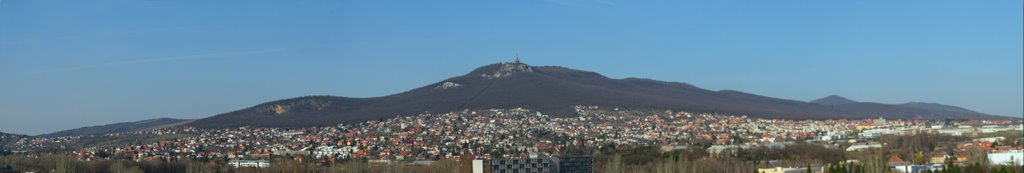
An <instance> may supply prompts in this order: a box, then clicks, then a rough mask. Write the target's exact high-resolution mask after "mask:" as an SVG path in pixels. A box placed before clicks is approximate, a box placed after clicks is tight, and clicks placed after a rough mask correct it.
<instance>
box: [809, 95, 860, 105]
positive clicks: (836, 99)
mask: <svg viewBox="0 0 1024 173" xmlns="http://www.w3.org/2000/svg"><path fill="white" fill-rule="evenodd" d="M811 103H817V104H821V105H841V104H851V103H857V101H853V100H850V99H847V98H845V97H842V96H837V95H830V96H828V97H825V98H820V99H817V100H814V101H811Z"/></svg>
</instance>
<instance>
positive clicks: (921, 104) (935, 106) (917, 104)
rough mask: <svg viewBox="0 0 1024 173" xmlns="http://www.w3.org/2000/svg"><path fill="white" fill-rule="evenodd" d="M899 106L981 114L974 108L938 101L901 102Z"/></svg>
mask: <svg viewBox="0 0 1024 173" xmlns="http://www.w3.org/2000/svg"><path fill="white" fill-rule="evenodd" d="M899 106H903V107H908V108H917V109H923V110H928V111H935V112H958V113H964V114H980V113H978V112H975V111H972V110H969V109H965V108H961V107H956V106H949V105H943V104H938V103H924V102H910V103H904V104H899Z"/></svg>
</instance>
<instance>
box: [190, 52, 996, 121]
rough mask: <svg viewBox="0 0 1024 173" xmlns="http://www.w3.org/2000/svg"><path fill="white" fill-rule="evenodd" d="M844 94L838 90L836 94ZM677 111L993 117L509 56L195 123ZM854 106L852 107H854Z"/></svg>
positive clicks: (780, 115)
mask: <svg viewBox="0 0 1024 173" xmlns="http://www.w3.org/2000/svg"><path fill="white" fill-rule="evenodd" d="M837 97H838V96H837ZM577 105H592V106H601V107H606V108H616V107H617V108H638V109H672V110H681V111H690V112H705V113H724V114H733V115H749V116H754V117H762V118H783V119H833V118H867V117H878V116H884V117H887V118H913V117H916V116H921V115H929V117H931V116H942V117H943V118H944V117H946V116H953V117H960V118H991V117H992V116H989V115H985V114H980V113H979V114H961V113H951V112H941V111H926V110H921V109H916V108H908V107H900V106H893V105H884V104H878V105H875V104H869V105H867V108H869V110H867V111H863V110H857V109H859V108H860V107H858V106H862V105H856V104H855V105H854V106H853V107H850V108H847V107H837V106H844V105H836V106H830V105H822V104H816V103H808V102H802V101H795V100H786V99H778V98H771V97H765V96H760V95H755V94H750V93H744V92H740V91H732V90H723V91H711V90H706V89H701V88H698V87H695V86H693V85H690V84H686V83H679V82H665V81H657V80H651V79H643V78H625V79H611V78H608V77H605V76H603V75H601V74H598V73H595V72H589V71H583V70H576V69H570V68H566V67H558V66H530V65H527V64H525V63H521V62H518V61H516V62H503V63H496V64H490V65H486V66H483V67H479V68H476V69H475V70H473V71H471V72H470V73H468V74H465V75H462V76H456V77H452V78H448V79H445V80H442V81H439V82H436V83H433V84H429V85H427V86H422V87H419V88H415V89H412V90H409V91H406V92H402V93H397V94H393V95H387V96H381V97H372V98H350V97H337V96H307V97H298V98H291V99H284V100H278V101H272V102H267V103H263V104H259V105H256V106H252V107H249V108H245V109H241V110H237V111H233V112H228V113H223V114H220V115H216V116H212V117H208V118H204V119H200V120H196V121H194V122H191V123H190V124H189V125H192V126H196V127H236V126H257V127H308V126H316V125H334V124H338V123H357V122H363V121H367V120H377V119H381V118H386V117H395V116H408V115H416V114H420V113H425V112H430V113H445V112H449V111H462V110H466V109H491V108H525V109H530V110H532V111H537V112H542V113H545V114H549V115H552V116H562V117H566V116H576V111H575V109H574V106H577ZM850 109H854V110H853V111H851V110H850Z"/></svg>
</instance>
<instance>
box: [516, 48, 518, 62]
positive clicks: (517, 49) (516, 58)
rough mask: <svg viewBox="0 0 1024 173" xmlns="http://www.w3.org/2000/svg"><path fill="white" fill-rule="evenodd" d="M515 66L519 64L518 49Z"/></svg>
mask: <svg viewBox="0 0 1024 173" xmlns="http://www.w3.org/2000/svg"><path fill="white" fill-rule="evenodd" d="M516 64H519V49H516Z"/></svg>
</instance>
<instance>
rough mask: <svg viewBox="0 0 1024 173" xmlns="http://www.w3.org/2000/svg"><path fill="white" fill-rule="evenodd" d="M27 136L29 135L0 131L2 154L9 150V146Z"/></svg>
mask: <svg viewBox="0 0 1024 173" xmlns="http://www.w3.org/2000/svg"><path fill="white" fill-rule="evenodd" d="M27 137H29V136H28V135H20V134H11V133H4V132H0V155H3V154H4V153H7V152H9V151H8V150H7V146H9V145H11V144H13V143H15V142H18V141H19V140H21V139H23V138H27Z"/></svg>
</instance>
